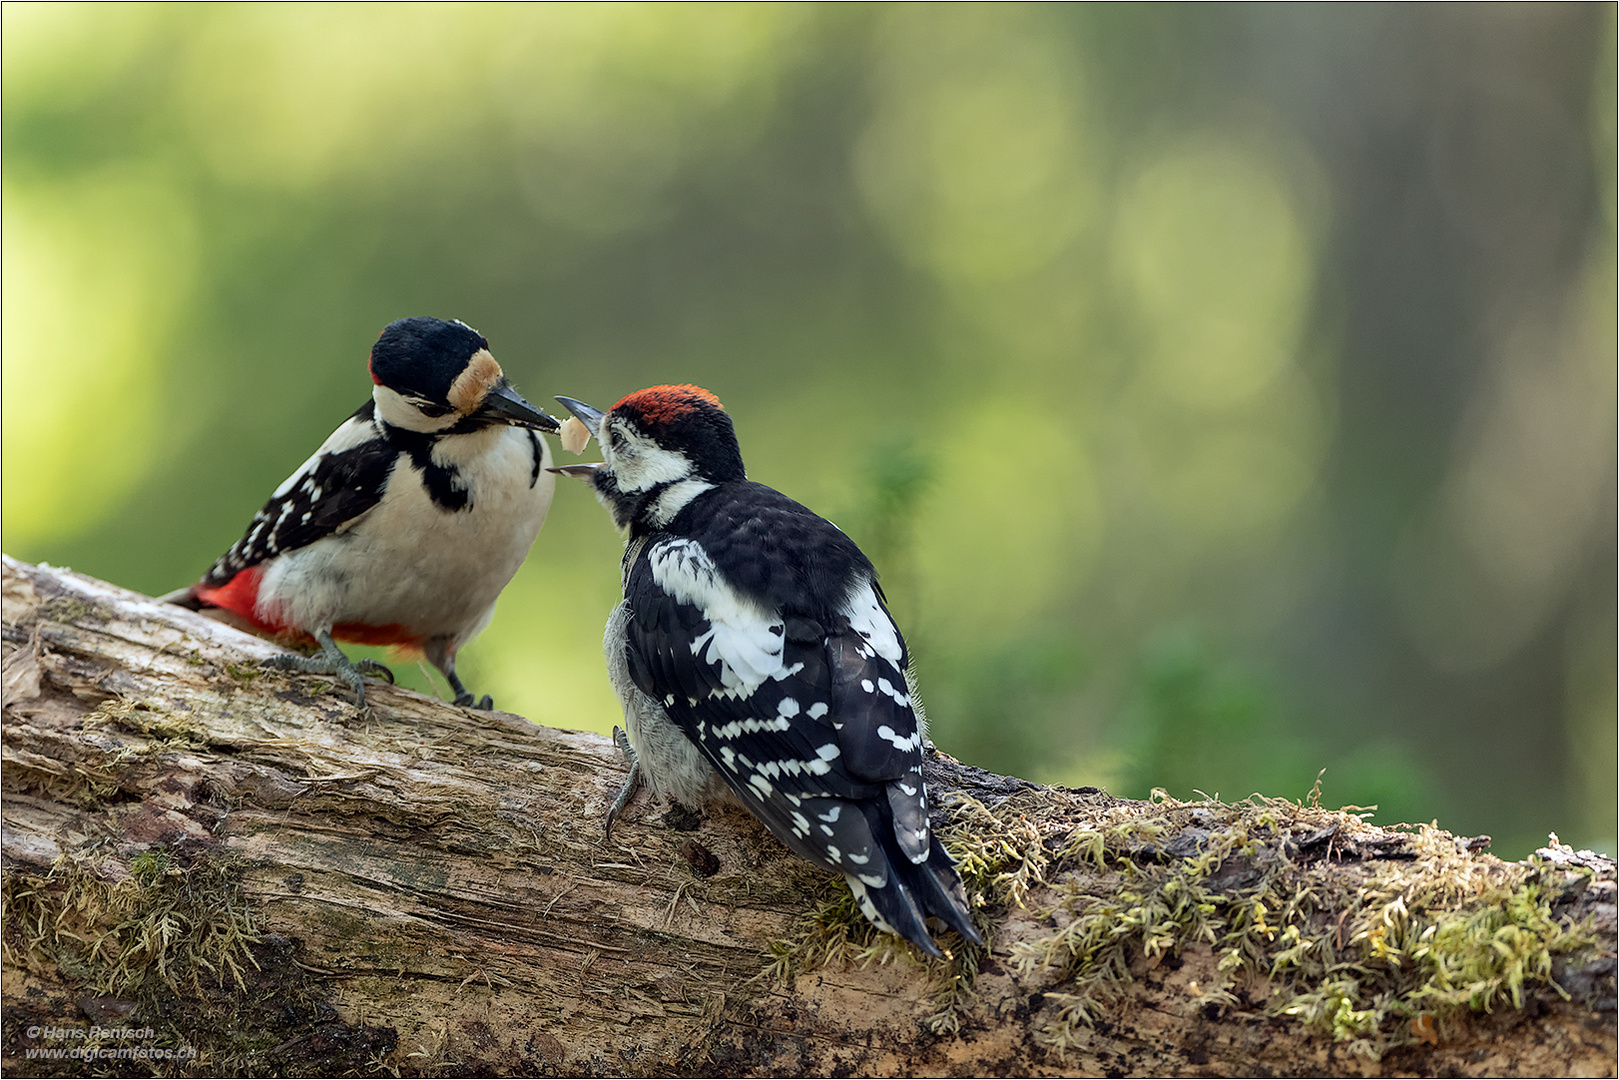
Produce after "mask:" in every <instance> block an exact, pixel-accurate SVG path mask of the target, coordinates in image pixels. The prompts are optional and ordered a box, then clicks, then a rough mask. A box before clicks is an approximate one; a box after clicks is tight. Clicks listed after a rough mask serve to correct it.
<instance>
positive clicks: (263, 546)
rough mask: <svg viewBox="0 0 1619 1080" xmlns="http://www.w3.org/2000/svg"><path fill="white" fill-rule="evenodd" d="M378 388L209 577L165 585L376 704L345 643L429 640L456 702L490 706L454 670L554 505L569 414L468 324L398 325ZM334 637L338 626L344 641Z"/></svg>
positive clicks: (380, 362)
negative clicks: (556, 467) (289, 647)
mask: <svg viewBox="0 0 1619 1080" xmlns="http://www.w3.org/2000/svg"><path fill="white" fill-rule="evenodd" d="M370 371H371V381H372V382H373V383H375V384H376V385H375V387H374V388H373V389H372V392H371V400H370V401H367V402H366V403H365V404H364V405H362V406H360V408H359V409H357V410H355V412H354V415H353V416H350V417H349V418H348V419H347V420H345V421H344V422H343V423H342V424H341V425H340V426H339V427H338V429H337V430H336V431H334V432H333V433H332V435H331V437H330V438H328V439H327V440H326V441H325V442H324V443H323V444H321V447H320V449H319V450H317V451H315V455H314V456H313V457H311V458H310V459H309V460H308V461H306V462H304V463H303V465H302V466H300V467H299V469H298V471H297V472H295V473H293V474H292V475H291V476H290V477H288V478H287V480H286V481H285V482H284V483H283V484H282V485H281V486H280V487H278V488H276V490H275V494H273V495H271V496H270V501H269V502H267V503H265V504H264V509H262V510H260V511H259V512H258V514H256V515H255V516H254V518H253V520H252V522H251V523H250V524H249V525H248V527H247V534H246V535H245V536H243V537H242V539H240V540H239V541H237V542H236V545H235V546H234V547H232V548H231V549H230V550H229V551H227V552H225V554H224V555H222V556H220V558H219V561H218V562H216V563H214V565H213V568H212V569H210V570H209V571H208V573H207V574H205V575H204V576H203V579H202V581H201V582H200V583H198V584H196V585H193V586H191V587H190V588H188V589H182V590H180V591H179V592H175V593H170V594H169V595H168V596H165V597H163V599H164V600H167V601H169V602H171V603H178V604H183V605H185V606H187V607H191V608H203V607H214V608H224V609H227V610H228V611H230V612H232V613H234V615H235V616H237V617H238V620H237V621H241V620H245V622H246V623H247V624H248V625H249V626H250V627H251V628H253V629H256V630H258V631H260V632H262V633H266V634H270V635H273V636H276V637H278V638H281V639H282V640H304V641H307V640H309V639H311V638H312V639H313V640H314V641H316V642H318V643H319V645H320V647H321V652H320V655H318V656H310V657H304V656H294V655H290V654H289V655H283V656H277V657H274V658H272V659H271V660H269V661H266V664H267V665H268V666H270V667H275V668H280V669H282V670H288V671H303V672H313V673H320V674H327V675H336V676H338V677H339V678H341V679H342V680H343V681H344V682H346V683H347V684H348V685H349V686H350V687H351V688H353V690H354V696H355V699H356V700H357V701H358V703H359V704H360V706H361V707H362V708H363V707H364V706H365V680H364V677H363V675H364V673H366V672H370V673H372V674H376V675H380V676H383V677H385V678H387V679H388V681H389V682H392V681H393V674H392V673H391V672H390V671H389V670H388V669H387V668H386V667H384V666H383V665H381V664H379V663H377V662H376V661H374V660H361V661H360V662H359V663H357V664H356V663H353V662H351V661H350V660H349V659H348V658H347V657H346V656H344V655H343V652H342V651H341V650H340V649H338V647H337V644H336V641H352V642H358V643H360V644H365V645H394V646H399V647H401V648H402V649H404V650H406V651H407V652H420V653H421V654H423V655H425V656H426V657H427V659H428V660H430V661H431V662H432V663H433V665H434V666H435V667H437V668H438V669H439V670H440V671H442V672H443V673H444V677H445V678H446V679H447V680H449V684H450V688H451V690H452V691H453V692H454V693H455V703H456V704H457V705H474V704H476V707H477V708H481V709H489V708H492V707H493V705H494V703H493V701H492V700H491V699H490V698H489V696H488V695H485V696H484V697H483V698H482V700H481V701H477V702H476V703H475V702H474V699H473V696H472V694H471V693H469V692H468V691H467V688H466V687H465V686H463V685H462V684H461V680H460V679H459V678H457V677H456V674H455V656H456V652H457V651H458V650H459V649H460V648H461V647H462V646H463V645H465V644H466V643H467V642H469V641H471V640H472V639H473V637H475V636H476V635H477V634H478V632H479V631H481V630H482V629H483V628H484V627H485V626H487V625H488V623H489V619H490V617H491V616H492V615H493V614H494V610H495V598H496V597H498V596H499V595H500V590H501V589H503V588H505V587H506V583H507V582H509V581H510V580H511V579H512V575H513V574H515V573H517V568H518V567H519V566H520V565H521V564H522V562H523V557H524V556H525V555H527V554H528V549H529V547H530V545H532V544H533V543H534V538H535V536H536V535H538V534H539V531H540V526H541V525H542V524H543V523H544V522H545V514H546V511H547V510H548V509H550V506H551V495H552V491H553V488H554V487H555V484H556V479H555V477H553V476H552V475H551V474H550V473H549V472H547V471H546V470H547V469H549V468H550V465H551V451H550V447H549V446H548V445H547V444H546V441H545V440H544V439H542V438H541V437H540V436H539V435H538V434H537V432H540V431H556V430H557V429H558V424H557V421H556V419H555V418H554V417H551V416H548V415H546V414H545V413H543V412H541V411H539V410H538V409H536V408H535V407H534V406H533V405H530V404H529V403H528V402H527V401H525V400H523V398H522V396H521V395H519V394H518V393H517V391H515V390H513V389H512V387H511V384H510V383H509V382H508V381H507V379H506V376H505V375H504V374H502V373H501V370H500V365H499V364H497V363H496V362H495V358H494V357H493V356H492V355H490V352H489V342H488V341H486V340H485V339H484V338H483V337H482V336H481V335H480V334H479V333H478V332H477V331H476V330H474V329H472V328H471V327H469V326H467V325H466V324H465V323H462V322H459V321H456V322H445V321H444V320H442V319H429V318H410V319H400V320H399V321H398V322H395V323H391V324H390V325H389V326H388V328H387V329H385V330H383V332H382V335H381V337H379V338H378V339H377V343H376V345H374V346H373V347H372V349H371V361H370ZM334 639H335V640H334Z"/></svg>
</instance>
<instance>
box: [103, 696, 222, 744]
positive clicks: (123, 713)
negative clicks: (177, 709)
mask: <svg viewBox="0 0 1619 1080" xmlns="http://www.w3.org/2000/svg"><path fill="white" fill-rule="evenodd" d="M83 723H84V726H85V728H86V729H89V728H97V727H120V728H123V729H124V730H125V731H132V732H134V733H136V734H137V735H145V736H147V737H148V738H152V739H157V740H161V742H163V743H168V744H171V745H173V744H183V745H188V746H204V745H207V741H208V740H207V736H206V735H205V733H204V732H203V730H202V728H201V727H199V726H198V724H197V722H196V721H195V720H194V719H192V718H191V717H189V716H186V715H185V714H183V713H171V712H166V711H164V710H163V709H160V708H158V707H157V706H155V705H152V704H151V703H149V702H145V701H139V700H137V699H135V698H113V699H112V700H111V701H108V702H105V703H103V704H102V706H101V707H100V708H98V709H96V711H95V712H92V713H88V714H86V715H85V717H84V720H83ZM160 748H161V747H159V749H160Z"/></svg>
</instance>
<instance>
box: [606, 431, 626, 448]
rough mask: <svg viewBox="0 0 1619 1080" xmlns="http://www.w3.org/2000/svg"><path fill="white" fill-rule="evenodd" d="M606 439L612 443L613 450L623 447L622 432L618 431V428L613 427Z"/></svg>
mask: <svg viewBox="0 0 1619 1080" xmlns="http://www.w3.org/2000/svg"><path fill="white" fill-rule="evenodd" d="M608 441H609V442H611V443H612V444H613V449H614V450H622V449H624V433H623V432H621V431H619V430H618V428H613V430H612V431H611V432H610V433H609V439H608Z"/></svg>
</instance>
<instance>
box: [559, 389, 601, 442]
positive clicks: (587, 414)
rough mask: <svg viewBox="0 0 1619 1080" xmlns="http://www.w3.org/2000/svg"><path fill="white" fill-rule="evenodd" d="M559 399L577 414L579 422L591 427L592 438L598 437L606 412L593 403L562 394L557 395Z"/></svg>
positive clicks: (588, 427)
mask: <svg viewBox="0 0 1619 1080" xmlns="http://www.w3.org/2000/svg"><path fill="white" fill-rule="evenodd" d="M557 400H558V401H560V402H562V404H563V406H565V407H566V408H567V410H568V411H569V412H571V413H573V415H575V416H577V417H578V418H579V422H580V423H581V424H583V425H585V427H586V428H587V429H589V431H590V437H591V438H595V437H596V433H597V431H598V430H600V428H601V422H602V417H604V416H606V415H607V414H606V413H604V412H602V411H601V410H600V409H598V408H596V407H595V406H593V405H586V404H585V403H584V402H582V401H575V400H574V399H573V398H571V397H563V396H562V395H560V394H558V395H557Z"/></svg>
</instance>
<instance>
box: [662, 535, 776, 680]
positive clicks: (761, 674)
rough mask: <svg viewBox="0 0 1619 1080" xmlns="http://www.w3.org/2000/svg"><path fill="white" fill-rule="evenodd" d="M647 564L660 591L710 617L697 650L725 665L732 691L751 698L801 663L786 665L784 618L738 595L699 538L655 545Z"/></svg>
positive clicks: (695, 652)
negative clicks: (762, 686)
mask: <svg viewBox="0 0 1619 1080" xmlns="http://www.w3.org/2000/svg"><path fill="white" fill-rule="evenodd" d="M647 563H648V565H649V566H650V567H651V570H652V580H653V581H654V582H656V583H657V586H658V587H659V588H660V589H662V590H663V591H664V592H666V593H668V594H669V595H670V596H672V597H673V598H674V599H676V600H678V601H679V602H680V603H683V604H690V605H691V606H693V607H695V608H697V610H699V611H701V612H702V613H703V615H704V617H705V618H707V619H708V629H707V630H705V631H704V632H703V633H702V634H700V635H698V637H697V638H696V639H695V640H693V641H692V643H691V651H692V655H693V656H700V657H701V658H702V659H703V662H704V663H708V664H713V665H716V666H717V667H718V668H719V669H720V684H721V685H722V686H724V688H725V690H724V692H725V693H726V694H729V695H732V696H735V697H747V696H749V695H751V694H752V693H753V692H754V691H755V690H757V689H758V688H759V687H760V686H761V685H762V684H763V683H764V681H765V680H766V679H778V680H779V679H785V678H787V677H788V676H789V675H791V674H793V672H794V671H796V670H798V668H799V667H800V666H801V665H798V664H794V665H792V667H787V666H785V665H784V664H783V663H782V646H783V643H784V642H785V640H786V635H785V633H784V627H783V625H782V622H781V619H780V617H779V616H777V615H776V614H775V613H773V612H767V611H763V610H761V609H760V608H759V607H758V605H756V604H753V603H751V602H750V601H748V600H745V599H743V598H742V597H740V596H738V595H737V594H736V592H735V590H733V589H732V588H731V586H730V585H729V584H727V583H726V581H725V579H724V577H722V576H721V574H720V572H719V568H718V567H716V566H715V565H714V561H713V560H712V559H710V558H709V557H708V552H706V551H704V550H703V548H702V545H700V544H698V543H697V542H696V541H695V540H688V539H674V540H668V541H665V542H662V543H658V544H654V545H653V546H652V547H651V549H650V550H649V551H648V552H647Z"/></svg>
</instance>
